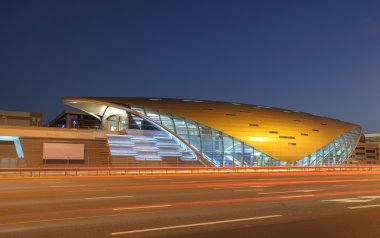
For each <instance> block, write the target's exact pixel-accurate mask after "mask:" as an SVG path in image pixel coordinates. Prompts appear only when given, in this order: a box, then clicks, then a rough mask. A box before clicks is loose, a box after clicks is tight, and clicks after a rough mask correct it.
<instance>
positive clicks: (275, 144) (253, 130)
mask: <svg viewBox="0 0 380 238" xmlns="http://www.w3.org/2000/svg"><path fill="white" fill-rule="evenodd" d="M70 100H71V101H72V100H76V101H77V102H78V103H80V101H81V100H85V101H88V100H96V101H103V102H105V103H120V104H124V105H125V104H129V105H132V106H140V107H145V108H147V109H152V110H159V111H161V112H165V113H169V114H173V115H176V116H179V117H184V118H187V119H189V120H192V121H195V122H199V123H200V124H203V125H205V126H208V127H211V128H213V129H215V130H218V131H222V132H223V133H225V134H227V135H230V136H232V137H234V138H236V139H238V140H240V141H242V142H244V143H246V144H247V145H250V146H252V147H254V148H256V149H258V150H261V151H262V152H264V153H266V154H267V155H269V156H271V157H272V158H275V159H277V160H281V161H287V162H293V161H297V160H299V159H302V158H304V157H306V156H308V155H310V154H311V153H313V152H314V151H316V150H318V149H320V148H322V147H323V146H325V145H326V144H328V143H329V142H331V141H332V140H333V139H335V138H337V137H339V136H340V135H342V134H344V133H346V132H348V131H349V130H352V129H354V128H358V127H360V126H358V125H355V124H351V123H347V122H342V121H339V120H335V119H331V118H327V117H320V116H316V115H312V114H308V113H303V112H293V111H289V110H285V109H280V108H263V107H257V106H255V105H248V104H239V105H237V104H233V103H227V102H213V101H202V102H200V100H193V101H189V100H186V101H184V100H181V99H161V100H149V99H148V98H67V99H64V101H65V102H66V103H67V104H69V105H70V102H69V101H70ZM72 106H74V105H72ZM210 109H212V110H210ZM226 114H235V116H231V115H226ZM295 120H296V121H295ZM250 124H258V126H250ZM313 129H317V130H319V131H318V132H317V131H313ZM269 131H277V132H278V134H271V133H269ZM301 133H306V134H308V136H302V135H301ZM280 136H289V137H294V138H295V139H282V138H280ZM288 143H296V146H289V145H288Z"/></svg>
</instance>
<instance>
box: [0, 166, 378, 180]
mask: <svg viewBox="0 0 380 238" xmlns="http://www.w3.org/2000/svg"><path fill="white" fill-rule="evenodd" d="M376 171H380V166H360V165H345V166H257V167H70V168H66V167H65V168H62V167H54V168H53V167H48V168H46V167H45V168H0V176H7V175H11V176H12V175H13V176H14V175H16V176H30V177H40V176H104V175H108V176H114V175H154V174H157V175H159V174H232V173H289V172H300V173H302V172H376Z"/></svg>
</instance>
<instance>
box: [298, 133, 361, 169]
mask: <svg viewBox="0 0 380 238" xmlns="http://www.w3.org/2000/svg"><path fill="white" fill-rule="evenodd" d="M360 134H361V130H360V128H355V129H353V130H351V131H349V132H347V133H345V134H343V135H341V136H339V137H338V138H336V139H334V140H333V141H331V142H330V143H328V144H327V145H325V146H324V147H323V148H321V149H319V150H317V151H315V152H314V153H312V154H311V155H309V156H306V157H305V158H304V159H302V160H299V161H296V162H294V163H293V164H295V165H334V164H343V163H345V162H346V159H347V158H348V157H349V156H350V155H351V153H352V151H353V150H354V149H355V146H356V143H357V141H358V139H359V137H360Z"/></svg>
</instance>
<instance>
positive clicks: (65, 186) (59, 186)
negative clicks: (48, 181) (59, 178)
mask: <svg viewBox="0 0 380 238" xmlns="http://www.w3.org/2000/svg"><path fill="white" fill-rule="evenodd" d="M75 187H87V185H55V186H49V188H75Z"/></svg>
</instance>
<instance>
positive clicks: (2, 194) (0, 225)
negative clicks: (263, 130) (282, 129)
mask: <svg viewBox="0 0 380 238" xmlns="http://www.w3.org/2000/svg"><path fill="white" fill-rule="evenodd" d="M0 237H7V238H11V237H28V238H33V237H39V238H43V237H49V238H50V237H52V238H56V237H57V238H58V237H70V238H75V237H81V238H84V237H91V238H93V237H115V238H116V237H188V238H190V237H192V238H193V237H204V238H206V237H233V238H236V237H255V238H260V237H268V238H269V237H270V238H272V237H289V238H296V237H308V238H311V237H318V238H321V237H322V238H329V237H334V238H335V237H339V238H341V237H343V238H344V237H350V238H351V237H352V238H354V237H355V238H358V237H374V238H375V237H376V238H378V237H380V174H375V173H371V174H363V173H345V174H343V173H321V174H318V173H315V172H314V173H299V174H295V173H293V174H267V175H264V174H262V175H258V174H251V175H250V174H241V175H187V176H186V175H173V176H157V175H155V176H118V177H54V178H46V177H45V178H0Z"/></svg>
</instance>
